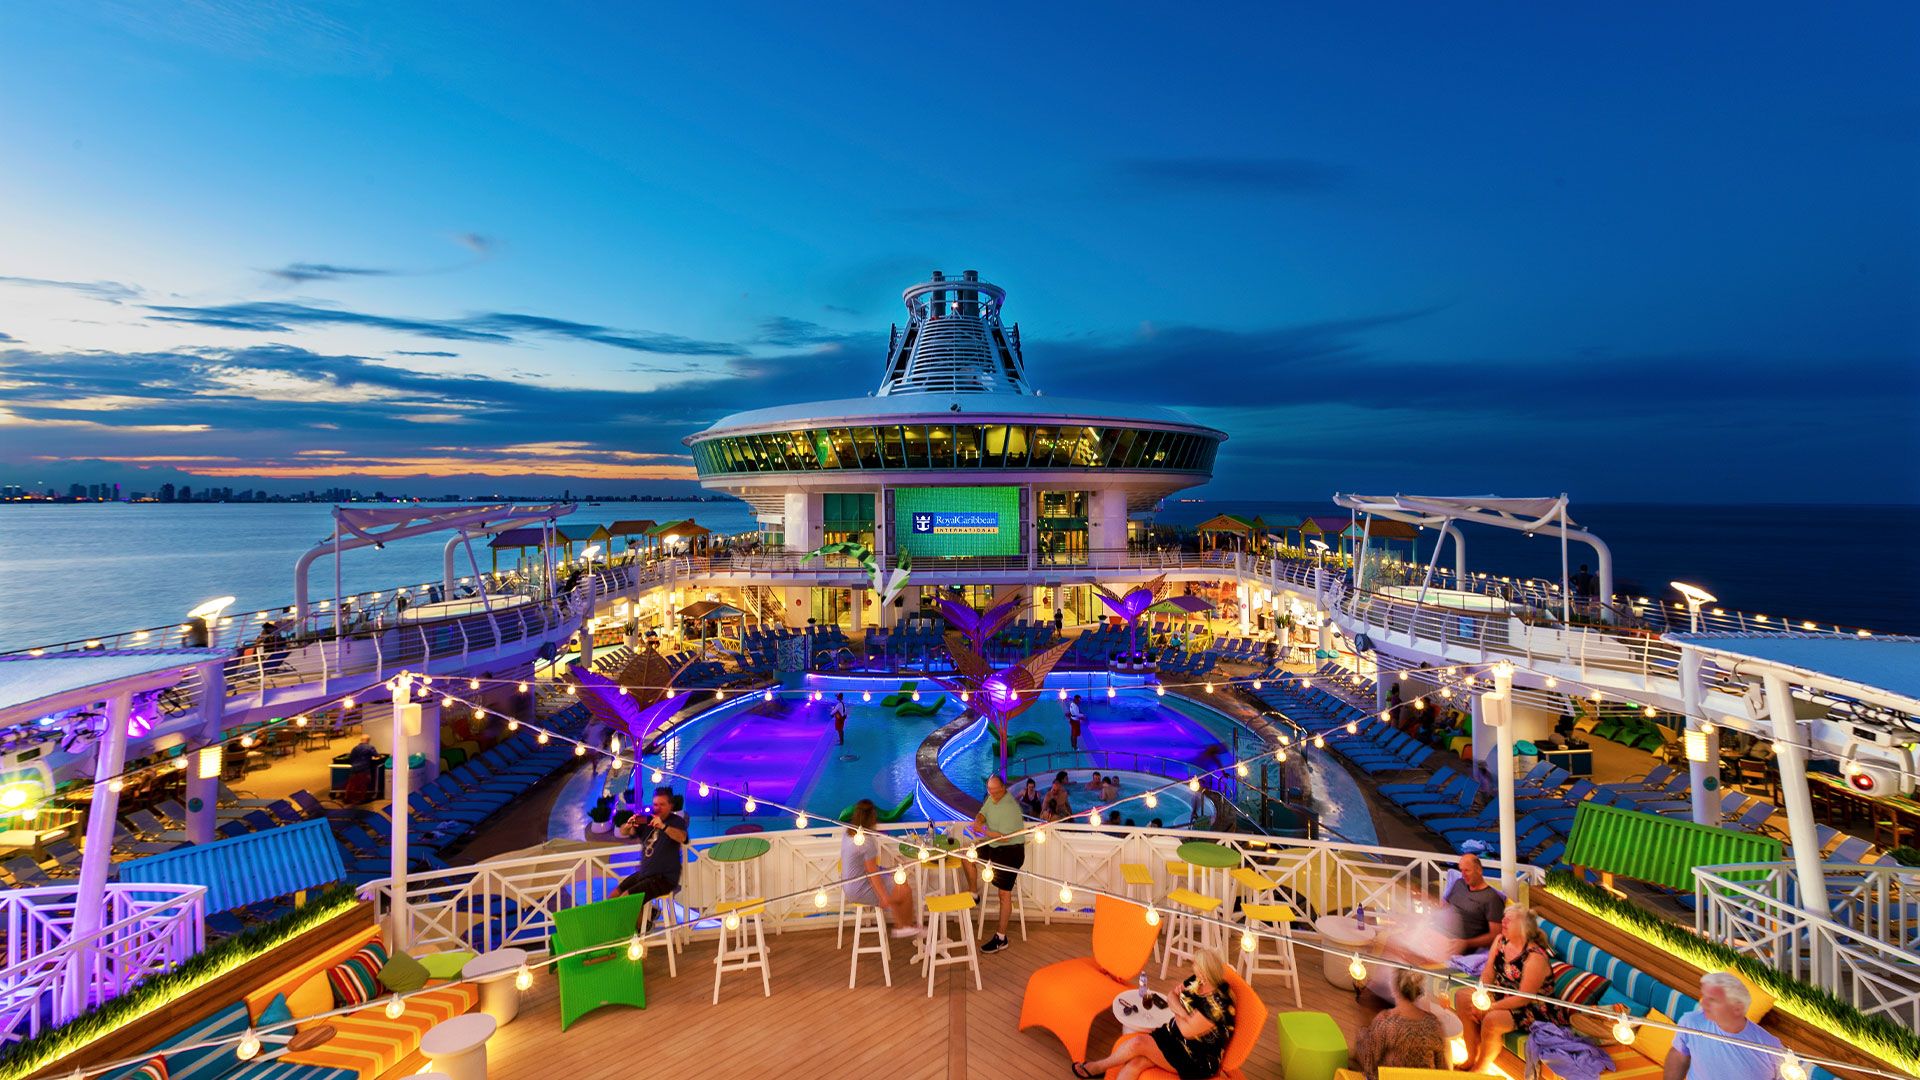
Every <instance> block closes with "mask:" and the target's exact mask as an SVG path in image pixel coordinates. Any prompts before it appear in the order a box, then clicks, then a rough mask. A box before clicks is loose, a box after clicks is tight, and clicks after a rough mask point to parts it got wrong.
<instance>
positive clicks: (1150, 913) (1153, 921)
mask: <svg viewBox="0 0 1920 1080" xmlns="http://www.w3.org/2000/svg"><path fill="white" fill-rule="evenodd" d="M1147 925H1148V926H1159V925H1160V909H1159V908H1157V907H1154V906H1152V905H1148V906H1147Z"/></svg>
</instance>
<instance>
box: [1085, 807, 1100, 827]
mask: <svg viewBox="0 0 1920 1080" xmlns="http://www.w3.org/2000/svg"><path fill="white" fill-rule="evenodd" d="M1087 824H1089V825H1098V824H1100V811H1098V810H1089V811H1087Z"/></svg>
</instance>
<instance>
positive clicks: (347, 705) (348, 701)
mask: <svg viewBox="0 0 1920 1080" xmlns="http://www.w3.org/2000/svg"><path fill="white" fill-rule="evenodd" d="M340 707H341V708H342V709H351V708H353V699H352V698H350V697H349V698H341V699H340Z"/></svg>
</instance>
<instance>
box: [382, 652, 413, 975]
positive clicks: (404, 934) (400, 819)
mask: <svg viewBox="0 0 1920 1080" xmlns="http://www.w3.org/2000/svg"><path fill="white" fill-rule="evenodd" d="M392 686H393V762H392V787H391V789H390V790H389V791H388V794H390V795H392V796H393V825H392V828H391V829H389V830H388V831H389V832H390V833H391V834H392V836H393V849H392V851H391V853H390V854H391V861H390V862H389V864H388V876H389V877H390V878H391V879H392V880H391V882H390V883H389V886H390V889H391V892H390V894H389V903H388V905H387V912H388V918H389V920H390V921H389V923H388V925H387V948H389V949H405V948H407V947H408V946H409V945H410V944H412V939H411V937H410V935H409V933H408V930H409V925H408V924H409V922H410V920H409V918H408V915H407V824H408V822H409V821H410V820H411V819H412V817H413V814H412V812H411V810H410V808H409V807H408V806H407V796H408V795H409V794H411V792H412V788H413V783H412V780H413V777H412V770H411V769H410V768H409V767H408V765H407V748H408V747H409V746H411V745H413V737H414V736H415V735H416V734H418V733H419V731H420V706H418V705H415V704H414V703H413V676H411V675H396V676H394V678H393V684H392Z"/></svg>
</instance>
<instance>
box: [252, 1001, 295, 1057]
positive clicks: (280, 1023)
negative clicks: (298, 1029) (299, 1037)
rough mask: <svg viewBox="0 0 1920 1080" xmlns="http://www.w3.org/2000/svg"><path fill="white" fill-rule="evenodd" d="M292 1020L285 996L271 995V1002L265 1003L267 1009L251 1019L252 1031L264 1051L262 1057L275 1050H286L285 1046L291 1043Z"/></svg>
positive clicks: (292, 1034)
mask: <svg viewBox="0 0 1920 1080" xmlns="http://www.w3.org/2000/svg"><path fill="white" fill-rule="evenodd" d="M292 1020H293V1009H292V1007H291V1006H289V1005H288V1004H287V996H286V995H285V994H275V995H273V1000H272V1001H269V1002H267V1007H266V1008H264V1009H261V1010H260V1015H259V1016H256V1017H254V1018H253V1029H254V1030H255V1031H257V1032H259V1034H260V1047H261V1049H262V1050H264V1051H266V1053H263V1054H261V1056H262V1057H266V1056H267V1055H268V1054H271V1053H272V1052H273V1051H275V1050H284V1049H286V1045H287V1044H288V1043H289V1042H292V1041H293V1036H294V1029H293V1024H292V1023H291V1021H292Z"/></svg>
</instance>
